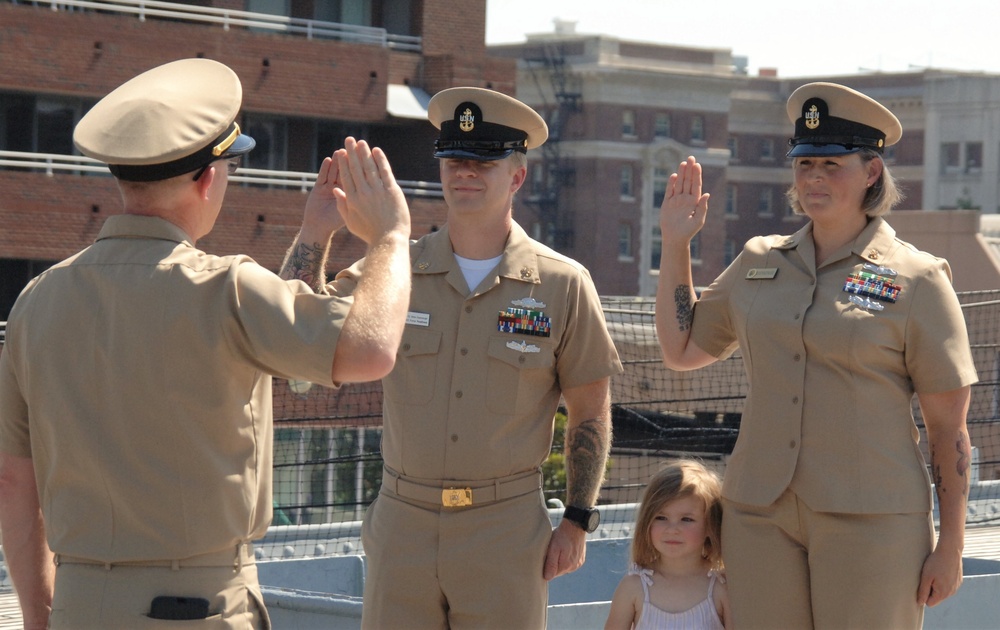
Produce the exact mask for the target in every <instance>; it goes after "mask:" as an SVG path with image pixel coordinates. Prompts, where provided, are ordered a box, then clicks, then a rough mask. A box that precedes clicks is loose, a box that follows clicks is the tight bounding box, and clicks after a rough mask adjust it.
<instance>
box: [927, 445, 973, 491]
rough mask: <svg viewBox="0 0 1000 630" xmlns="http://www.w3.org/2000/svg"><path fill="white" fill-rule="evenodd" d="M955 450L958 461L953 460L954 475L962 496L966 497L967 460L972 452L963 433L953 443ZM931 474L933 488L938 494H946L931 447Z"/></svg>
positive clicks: (967, 484) (967, 480) (942, 478)
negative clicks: (958, 480) (958, 481)
mask: <svg viewBox="0 0 1000 630" xmlns="http://www.w3.org/2000/svg"><path fill="white" fill-rule="evenodd" d="M955 450H956V451H957V452H958V459H956V460H955V473H956V474H957V475H958V477H959V479H960V480H961V483H960V486H961V491H962V496H968V494H969V475H968V472H969V460H970V459H971V457H972V451H971V449H970V447H969V439H968V437H967V436H966V435H965V434H964V433H963V434H961V435H959V436H958V440H957V441H956V442H955ZM931 474H932V476H933V478H934V486H935V487H936V488H937V491H938V492H939V493H946V492H948V488H947V487H946V486H945V484H944V477H943V476H942V474H941V464H939V463H938V462H937V457H936V453H935V452H934V448H933V447H931Z"/></svg>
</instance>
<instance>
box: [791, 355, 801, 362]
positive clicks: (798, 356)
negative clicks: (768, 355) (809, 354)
mask: <svg viewBox="0 0 1000 630" xmlns="http://www.w3.org/2000/svg"><path fill="white" fill-rule="evenodd" d="M793 358H794V359H795V360H796V361H801V360H802V355H801V354H796V355H795V357H793Z"/></svg>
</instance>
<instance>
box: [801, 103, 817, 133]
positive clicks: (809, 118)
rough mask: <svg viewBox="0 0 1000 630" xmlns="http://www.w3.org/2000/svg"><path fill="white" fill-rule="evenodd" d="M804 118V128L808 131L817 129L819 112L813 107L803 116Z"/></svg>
mask: <svg viewBox="0 0 1000 630" xmlns="http://www.w3.org/2000/svg"><path fill="white" fill-rule="evenodd" d="M804 117H805V119H806V127H808V128H809V129H816V128H818V127H819V110H818V109H817V108H816V106H815V105H813V106H812V107H810V108H809V111H807V112H806V113H805V114H804Z"/></svg>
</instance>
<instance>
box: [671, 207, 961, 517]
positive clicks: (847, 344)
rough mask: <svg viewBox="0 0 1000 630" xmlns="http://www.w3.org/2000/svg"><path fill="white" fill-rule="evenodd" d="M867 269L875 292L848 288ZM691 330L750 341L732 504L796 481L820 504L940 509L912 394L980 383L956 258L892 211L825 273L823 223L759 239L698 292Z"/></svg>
mask: <svg viewBox="0 0 1000 630" xmlns="http://www.w3.org/2000/svg"><path fill="white" fill-rule="evenodd" d="M880 268H881V269H880ZM865 274H868V276H865ZM864 277H870V278H873V282H874V283H875V284H872V285H870V286H869V288H870V289H872V290H873V291H874V292H875V293H877V294H879V295H878V296H877V297H871V296H866V295H862V294H858V293H851V292H849V291H848V290H846V287H848V285H849V284H851V283H850V281H849V280H850V278H855V279H857V278H864ZM878 282H881V284H877V283H878ZM886 285H889V286H888V287H887V286H886ZM852 286H854V287H855V288H856V287H857V283H854V284H853V285H852ZM893 287H895V288H896V289H898V291H897V292H895V293H894V292H893ZM852 297H853V298H854V300H855V301H852ZM865 297H868V302H865V301H864V299H863V298H865ZM890 298H894V299H895V301H892V299H890ZM691 338H692V340H694V342H695V343H696V344H697V345H698V346H699V347H700V348H702V349H703V350H705V351H707V352H708V353H710V354H712V355H714V356H717V357H720V358H722V357H725V356H726V355H727V354H728V353H731V352H732V351H733V350H735V348H736V347H737V346H738V347H739V349H740V351H741V354H742V357H743V362H744V365H745V368H746V372H747V377H748V380H749V384H750V392H749V394H748V396H747V399H746V405H745V408H744V411H743V420H742V424H741V426H740V435H739V439H738V440H737V443H736V447H735V449H734V451H733V454H732V458H731V460H730V462H729V464H728V466H727V470H726V475H725V480H724V483H723V495H724V496H725V497H726V498H727V499H730V500H732V501H737V502H741V503H746V504H751V505H768V504H770V503H772V502H773V501H774V500H775V499H777V498H778V497H779V496H780V495H781V494H782V492H784V491H785V490H786V489H787V488H791V489H792V490H793V491H794V492H795V493H796V494H797V495H798V496H799V497H800V498H801V499H802V500H803V501H805V503H806V504H807V505H808V506H809V507H810V508H812V509H813V510H816V511H824V512H846V513H904V512H925V511H929V510H930V509H931V505H932V503H931V494H930V480H929V477H928V474H927V470H926V463H925V461H924V458H923V456H922V454H921V452H920V449H919V448H918V439H919V436H918V432H917V428H916V426H915V424H914V421H913V416H912V410H911V399H912V397H913V394H914V392H919V393H924V392H926V393H935V392H943V391H949V390H952V389H957V388H959V387H963V386H965V385H969V384H971V383H974V382H975V381H976V379H977V376H976V370H975V367H974V364H973V361H972V356H971V351H970V348H969V339H968V333H967V331H966V326H965V319H964V317H963V315H962V311H961V308H960V306H959V303H958V299H957V297H956V295H955V292H954V290H953V288H952V286H951V271H950V269H949V267H948V263H947V262H946V261H945V260H943V259H940V258H935V257H934V256H931V255H929V254H926V253H924V252H921V251H919V250H917V249H915V248H914V247H913V246H911V245H909V244H907V243H904V242H902V241H900V240H898V239H897V238H895V232H894V231H893V229H892V228H891V227H890V226H889V225H888V224H887V223H886V222H885V221H884V220H883V219H881V218H876V219H872V220H871V221H870V222H869V224H868V226H867V227H866V228H865V229H864V230H863V231H862V232H861V234H860V235H859V236H858V238H857V239H856V240H855V242H854V243H851V244H849V245H847V246H845V248H843V249H842V250H841V251H839V252H837V253H835V254H834V255H833V256H831V257H830V259H829V260H827V261H826V262H825V263H824V264H823V265H822V266H821V267H820V268H819V269H817V268H816V266H815V249H814V246H813V240H812V224H811V223H810V224H807V225H806V226H805V227H804V228H803V229H801V230H800V231H798V232H797V233H795V234H794V235H792V236H766V237H757V238H754V239H752V240H751V241H750V242H748V243H747V245H746V247H745V248H744V250H743V252H742V253H741V254H740V256H739V257H738V258H737V259H736V260H735V261H734V262H733V264H732V265H731V266H730V267H729V268H728V269H727V270H726V271H725V272H723V274H722V275H721V276H720V277H719V278H718V279H717V280H716V281H715V282H714V283H713V284H712V285H711V286H710V287H709V288H708V289H706V290H705V292H704V293H703V294H702V296H701V297H700V299H699V300H698V302H697V304H696V306H695V311H694V323H693V326H692V332H691Z"/></svg>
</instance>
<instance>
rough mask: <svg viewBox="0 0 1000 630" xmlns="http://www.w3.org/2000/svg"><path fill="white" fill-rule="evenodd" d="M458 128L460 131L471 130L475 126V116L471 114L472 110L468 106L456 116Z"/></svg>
mask: <svg viewBox="0 0 1000 630" xmlns="http://www.w3.org/2000/svg"><path fill="white" fill-rule="evenodd" d="M458 128H459V129H461V130H462V131H472V130H473V129H475V128H476V117H475V116H474V115H473V113H472V110H471V109H469V108H468V107H466V108H465V111H464V112H462V115H461V116H459V117H458Z"/></svg>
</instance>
